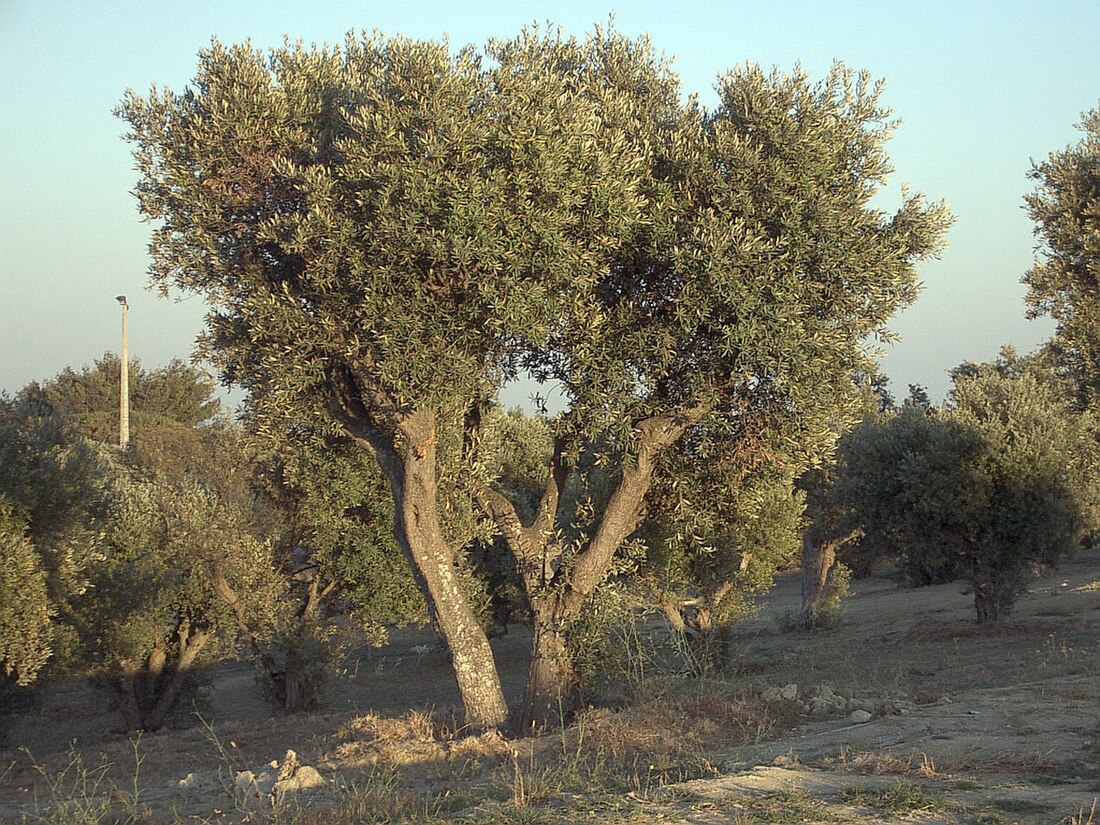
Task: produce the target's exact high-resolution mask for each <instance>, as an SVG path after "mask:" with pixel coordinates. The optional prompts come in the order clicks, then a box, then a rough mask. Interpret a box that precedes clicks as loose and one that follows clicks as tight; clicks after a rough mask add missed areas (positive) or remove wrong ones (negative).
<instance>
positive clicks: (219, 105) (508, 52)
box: [120, 30, 947, 727]
mask: <svg viewBox="0 0 1100 825" xmlns="http://www.w3.org/2000/svg"><path fill="white" fill-rule="evenodd" d="M718 91H719V94H720V99H721V103H720V105H719V107H718V108H717V109H716V110H715V111H713V112H708V111H705V110H704V109H702V108H701V107H700V106H699V105H698V104H697V103H696V102H694V101H689V102H687V103H683V102H682V100H681V94H680V87H679V82H678V80H677V79H676V77H675V76H674V75H673V74H672V73H671V72H670V70H669V67H668V63H667V61H666V60H665V59H663V58H661V57H659V56H657V55H656V54H655V53H654V52H653V49H652V47H651V46H650V45H649V43H648V41H646V40H644V39H642V40H638V41H631V40H628V39H625V38H623V37H621V36H620V35H617V34H615V33H612V32H605V31H603V30H597V31H596V32H595V33H594V34H593V35H592V36H590V37H588V38H587V39H585V40H576V39H568V38H565V37H563V36H561V35H560V34H558V35H555V34H549V35H546V34H542V33H540V32H538V31H527V32H524V33H523V34H521V35H520V36H519V37H517V38H515V39H513V40H509V41H492V42H490V43H489V45H488V46H487V47H486V48H485V49H484V51H483V52H481V53H479V52H477V51H475V50H474V49H472V48H466V49H462V50H460V51H458V52H457V53H452V52H451V51H450V49H449V47H448V45H447V44H445V43H430V42H418V41H410V40H406V39H402V38H391V39H385V38H383V37H381V36H379V35H372V36H365V37H355V36H349V37H348V39H347V40H346V42H345V43H344V45H343V47H342V48H341V47H335V46H326V47H312V48H304V47H302V46H299V45H288V46H285V47H282V48H279V49H275V50H273V51H272V52H270V53H269V54H266V55H265V54H263V53H261V52H259V51H257V50H256V49H254V48H252V47H250V46H247V45H244V46H233V47H224V46H222V45H221V44H218V43H216V42H215V43H214V44H212V46H211V47H210V48H209V49H207V50H205V51H203V52H202V53H201V54H200V65H199V70H198V74H197V76H196V78H195V80H194V83H193V84H192V85H191V86H190V87H188V88H187V89H185V90H184V91H182V92H169V91H160V90H156V89H154V90H153V91H152V92H151V93H150V94H149V95H148V96H146V97H141V96H138V95H136V94H132V93H131V94H128V95H127V97H126V99H125V101H124V102H123V104H122V106H121V107H120V114H121V115H122V116H123V117H124V118H125V119H126V120H127V121H128V122H129V124H130V126H131V133H130V135H129V138H130V140H131V141H132V142H133V143H134V144H135V155H136V158H137V164H138V170H139V173H140V180H139V183H138V187H137V195H138V198H139V200H140V205H141V209H142V212H143V213H144V214H145V215H146V216H147V217H149V218H150V219H152V220H154V221H156V222H158V228H157V230H156V232H155V234H154V240H153V243H152V253H153V264H152V269H151V273H152V278H153V280H154V282H155V283H157V284H159V285H160V286H161V287H162V289H164V290H168V289H170V288H172V287H177V288H181V289H184V290H189V291H194V292H198V293H200V294H202V295H204V296H205V297H207V299H209V300H210V301H211V303H212V305H213V310H212V312H211V314H210V316H209V318H208V327H207V332H206V334H205V335H204V337H203V338H202V339H201V341H200V351H201V352H202V353H203V354H204V355H206V356H208V357H209V358H211V359H212V360H213V361H214V362H215V363H216V364H218V366H219V367H220V369H221V370H222V373H223V376H224V377H225V378H226V379H227V380H230V381H235V382H238V383H240V384H241V385H243V386H244V387H245V388H246V389H247V390H248V391H249V393H250V397H251V398H252V401H253V403H254V404H255V405H256V409H257V410H259V411H261V412H262V415H261V416H260V417H259V420H258V424H259V426H260V429H261V430H262V429H263V428H264V426H265V425H264V422H263V420H262V419H263V418H264V417H266V418H268V419H269V421H270V424H269V426H270V431H271V432H278V429H279V428H278V426H277V424H276V419H279V418H289V419H290V420H310V421H322V422H329V425H330V426H331V427H332V429H333V430H334V431H336V430H340V431H342V432H344V433H345V434H347V435H348V436H350V437H351V438H353V439H354V440H355V441H356V443H357V444H359V445H360V448H361V449H362V450H364V451H366V452H367V453H369V454H370V455H372V456H373V457H374V458H375V460H376V461H377V462H378V464H379V466H380V468H381V469H382V472H383V474H384V475H385V477H386V479H387V482H388V484H389V487H390V491H391V495H392V498H393V502H394V534H395V536H396V538H397V540H398V543H399V545H400V546H401V549H402V551H403V552H404V554H405V556H406V558H407V560H408V562H409V564H410V567H411V569H412V570H413V573H414V576H415V578H416V580H417V582H418V584H419V585H420V587H421V589H422V591H423V593H424V596H425V599H426V601H427V604H428V606H429V609H430V611H431V614H432V618H433V620H434V622H435V624H436V625H437V627H438V628H439V630H440V632H441V634H442V635H443V637H444V638H445V639H446V641H447V644H448V647H449V649H450V652H451V656H452V661H453V665H454V671H455V675H456V678H457V681H458V686H459V689H460V693H461V695H462V699H463V702H464V704H465V707H466V712H467V720H468V722H469V723H470V724H471V725H474V726H479V727H488V726H493V725H496V724H499V723H500V722H501V721H502V720H503V719H504V717H505V715H506V712H507V708H506V706H505V703H504V698H503V693H502V691H501V689H500V682H499V678H498V676H497V671H496V668H495V666H494V662H493V659H492V652H491V649H490V647H489V645H488V641H487V639H486V637H485V634H484V632H483V631H482V630H481V628H480V627H479V626H478V624H477V621H476V617H475V615H474V612H473V611H472V609H471V606H470V604H469V603H468V601H467V600H466V599H465V598H464V597H463V583H462V580H461V579H462V577H461V575H460V564H459V560H460V559H459V557H460V551H461V549H462V548H461V546H460V542H462V541H464V540H465V539H466V538H468V535H467V534H464V533H462V532H461V531H460V532H459V533H458V534H454V535H449V534H448V531H447V529H446V528H445V519H443V518H442V517H441V512H440V507H441V497H440V492H441V490H444V489H456V490H462V489H465V490H466V491H467V494H468V496H469V497H471V498H473V499H476V501H477V502H478V503H479V505H480V506H481V508H482V509H483V510H484V512H485V513H486V514H487V515H488V516H489V517H490V518H491V519H492V520H493V521H494V523H495V524H496V525H497V527H498V529H499V530H500V531H501V533H502V534H503V536H504V538H505V540H506V542H507V544H508V547H509V549H510V551H511V553H512V554H513V555H514V557H515V559H516V568H517V571H518V574H519V576H520V578H521V580H522V581H523V584H524V589H525V591H526V594H527V597H528V601H529V602H530V605H531V610H532V616H533V622H534V631H535V632H534V647H533V656H532V665H531V672H530V675H529V679H528V688H527V695H526V701H525V708H524V710H523V712H522V713H521V714H520V716H521V719H522V720H523V721H540V720H546V719H548V718H556V717H557V715H558V713H559V712H560V708H562V707H563V706H564V707H566V708H568V707H569V706H570V705H571V703H572V701H573V696H574V687H575V682H576V679H575V675H576V674H575V672H574V668H573V666H572V662H571V659H570V656H569V653H568V645H567V641H568V640H567V630H568V627H569V625H570V623H571V621H572V620H574V619H575V618H576V617H577V616H578V615H579V614H580V612H581V611H582V610H583V608H584V605H585V604H586V602H587V600H589V599H590V598H591V597H592V595H593V593H594V592H595V591H596V589H597V588H598V587H599V586H600V585H601V583H602V582H603V581H604V579H605V577H606V576H607V574H608V571H609V570H610V569H611V567H612V564H613V560H614V557H615V555H616V552H617V551H618V550H619V549H620V547H621V546H622V545H623V542H624V541H625V540H626V539H627V538H628V537H629V536H630V535H631V534H632V533H634V531H635V530H636V529H637V527H638V526H639V524H640V523H641V520H642V517H643V514H644V511H645V500H646V496H647V493H648V492H649V490H650V487H651V485H652V483H653V480H654V478H655V475H657V474H658V473H659V472H660V467H661V466H662V457H663V455H664V454H665V453H666V452H667V451H669V449H670V448H671V447H672V446H673V445H675V444H677V443H678V442H680V441H681V439H682V438H683V437H684V436H685V434H688V433H690V434H691V444H692V450H694V457H695V458H696V460H698V461H704V462H722V461H725V460H727V459H725V458H723V457H724V456H733V457H732V458H729V459H728V462H729V464H730V465H731V466H732V465H734V464H736V463H737V462H738V461H740V460H744V461H749V462H756V461H759V460H768V461H774V462H777V463H780V464H782V463H785V462H789V463H792V464H794V465H797V464H798V463H799V462H800V461H803V460H805V458H806V457H807V456H812V455H813V454H814V452H815V451H816V450H818V449H822V448H823V445H825V444H827V443H828V442H829V441H830V440H831V438H832V435H831V433H832V432H833V431H834V430H835V424H836V421H837V420H838V419H843V418H844V416H845V411H846V410H848V409H849V408H850V407H851V406H852V398H851V396H852V394H853V393H852V390H851V387H850V384H851V382H850V380H848V375H849V374H850V373H851V372H852V371H853V370H856V369H858V368H859V367H860V366H863V365H865V361H866V353H865V350H864V345H865V342H866V340H867V338H868V336H870V335H873V334H876V333H884V332H885V324H886V322H887V319H888V318H889V317H890V315H891V314H892V313H893V312H894V311H895V310H896V309H898V308H899V307H900V306H903V305H905V304H906V303H908V302H909V301H911V300H912V299H913V297H914V296H915V293H916V284H915V275H914V264H915V262H916V261H918V260H920V259H921V258H923V257H925V256H927V255H929V254H932V253H934V252H935V251H936V250H937V248H938V246H939V243H940V240H941V236H942V234H943V230H944V227H945V224H946V221H947V218H946V213H945V211H944V210H943V209H942V208H941V207H938V206H929V205H927V204H925V203H924V202H923V201H922V200H921V199H920V198H919V197H916V196H908V195H907V196H905V197H904V198H903V201H902V203H901V206H900V207H899V208H898V210H897V211H896V212H895V213H893V214H884V213H883V212H882V211H880V210H879V209H877V208H874V207H872V206H871V205H870V199H871V198H872V196H873V195H874V194H875V192H876V190H877V188H878V187H879V185H880V184H882V183H883V182H884V180H885V177H886V174H887V172H888V171H889V167H888V163H887V159H886V155H885V152H884V149H883V143H884V141H885V139H886V138H887V136H888V134H889V132H890V129H891V125H890V123H889V121H888V114H887V113H886V112H885V111H884V110H883V108H882V107H881V106H880V105H879V104H878V102H877V98H878V92H879V89H878V86H877V85H875V84H873V83H870V82H869V80H868V79H867V77H866V76H864V75H859V74H856V73H854V72H851V71H849V70H847V69H845V68H843V67H840V66H838V67H836V68H834V69H833V70H832V71H831V72H830V74H829V75H828V77H827V78H826V79H825V80H824V81H822V82H820V83H812V82H811V81H810V80H809V78H808V77H807V76H806V75H805V74H803V73H801V72H796V73H794V74H791V75H784V74H781V73H779V72H774V73H771V74H768V73H765V72H762V71H760V70H759V69H757V68H755V67H746V68H744V69H741V70H737V71H734V72H731V73H728V74H726V75H723V76H722V77H721V78H720V79H719V82H718ZM521 368H525V369H527V370H528V371H530V372H531V373H532V374H533V375H534V376H535V377H537V378H542V379H546V380H552V381H556V382H557V383H558V384H559V386H560V387H561V388H562V391H563V393H564V395H565V398H566V402H567V405H568V409H567V411H566V412H565V413H564V414H563V415H561V416H560V417H559V418H557V419H556V420H555V422H554V428H553V429H554V433H553V443H552V446H551V449H550V452H549V455H548V456H547V461H546V463H545V465H544V467H543V468H542V473H543V479H542V482H541V483H540V484H539V488H538V489H539V490H540V493H539V499H538V504H537V507H536V508H535V509H534V512H533V514H526V515H525V514H523V513H522V512H521V511H520V509H517V503H516V501H514V500H513V498H511V497H510V496H509V495H508V492H507V490H506V489H505V488H504V487H502V486H500V485H494V484H493V483H492V479H491V475H490V474H489V473H488V472H485V471H484V469H485V468H484V467H483V466H482V464H481V463H480V462H479V459H478V447H479V442H480V422H481V421H482V419H483V411H484V410H485V409H486V407H487V406H488V405H489V404H490V403H491V401H492V399H493V397H494V396H495V394H496V392H497V390H498V389H499V388H500V387H501V385H502V383H503V382H504V381H506V380H507V379H509V378H511V377H513V376H515V375H516V374H517V371H518V370H520V369H521ZM792 445H797V446H792ZM762 457H763V458H762ZM463 463H464V464H465V466H466V467H467V468H468V470H469V472H464V471H462V472H460V471H458V470H457V469H456V466H458V465H460V464H463ZM792 469H796V468H792ZM592 470H598V471H599V473H600V474H601V477H604V478H606V479H608V480H609V484H610V488H609V490H610V492H609V494H608V496H607V499H606V505H605V506H603V507H601V508H600V509H599V510H598V511H597V510H596V509H595V508H594V507H593V506H592V499H591V497H586V496H584V495H563V493H564V492H565V491H566V490H567V489H574V490H585V489H587V488H589V487H591V484H590V483H589V481H590V480H591V471H592ZM565 525H569V529H568V530H565V529H564V526H565Z"/></svg>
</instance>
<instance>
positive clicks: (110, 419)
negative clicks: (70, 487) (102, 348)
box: [17, 352, 221, 443]
mask: <svg viewBox="0 0 1100 825" xmlns="http://www.w3.org/2000/svg"><path fill="white" fill-rule="evenodd" d="M121 364H122V362H121V361H120V359H119V358H118V356H117V355H115V354H113V353H110V352H108V353H105V354H104V355H103V357H102V358H100V359H98V360H97V361H96V362H95V364H94V365H93V366H92V367H90V368H89V367H87V366H85V367H83V368H82V369H81V370H80V372H77V371H75V370H73V369H72V368H71V367H67V368H65V369H64V370H63V371H62V372H60V373H59V374H58V375H57V376H56V377H55V378H53V379H51V380H50V381H47V382H45V383H42V384H39V383H38V382H32V383H31V384H29V385H27V386H26V387H24V388H23V389H22V390H20V392H19V395H18V396H17V400H18V401H20V402H22V403H23V404H25V405H27V406H29V407H32V408H34V409H35V410H36V412H37V414H39V415H53V416H58V417H59V418H60V419H61V420H63V421H65V424H66V426H67V427H68V428H69V429H70V430H71V431H72V433H73V434H74V435H80V436H86V437H89V438H93V439H95V440H97V441H104V442H108V443H117V441H118V411H119V382H120V378H121ZM129 394H130V420H131V423H132V426H133V428H134V429H135V430H139V429H142V428H144V427H152V426H163V425H165V424H172V423H174V424H183V425H186V426H192V427H193V426H195V425H197V424H201V423H203V422H204V421H209V420H210V419H212V418H214V417H215V416H217V414H218V413H219V411H220V409H221V402H220V401H219V400H218V399H217V398H214V382H213V381H212V380H211V379H210V377H209V376H208V375H207V374H206V373H205V372H203V371H202V370H200V369H198V368H196V367H192V366H189V365H187V364H185V363H184V362H183V361H180V360H178V359H175V360H172V361H170V362H169V363H168V364H167V365H166V366H164V367H160V368H157V369H153V370H146V369H143V368H142V366H141V362H140V361H138V360H136V359H130V361H129Z"/></svg>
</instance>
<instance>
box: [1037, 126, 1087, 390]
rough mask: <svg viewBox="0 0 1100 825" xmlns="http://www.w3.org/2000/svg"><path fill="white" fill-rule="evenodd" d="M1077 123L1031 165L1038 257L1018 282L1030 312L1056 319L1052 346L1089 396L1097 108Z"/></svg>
mask: <svg viewBox="0 0 1100 825" xmlns="http://www.w3.org/2000/svg"><path fill="white" fill-rule="evenodd" d="M1079 128H1080V130H1081V131H1082V132H1083V133H1084V135H1083V137H1082V138H1081V140H1080V141H1079V142H1078V143H1077V144H1076V145H1073V146H1069V147H1067V148H1066V149H1064V150H1062V151H1059V152H1052V153H1051V154H1050V156H1049V157H1048V158H1047V159H1046V160H1045V161H1043V162H1042V163H1038V164H1034V165H1033V166H1032V169H1031V174H1030V177H1031V179H1032V180H1034V181H1036V187H1035V191H1034V192H1032V193H1031V194H1030V195H1029V196H1028V197H1027V198H1026V203H1027V211H1028V215H1029V216H1030V217H1031V220H1032V221H1034V222H1035V234H1036V236H1038V238H1039V248H1038V252H1039V256H1038V259H1037V260H1036V262H1035V265H1034V266H1033V267H1032V268H1031V269H1030V270H1029V271H1028V272H1027V274H1026V275H1025V276H1024V283H1025V284H1027V287H1028V299H1027V300H1028V314H1029V316H1030V317H1033V318H1034V317H1038V316H1041V315H1050V316H1051V317H1052V318H1053V319H1054V320H1055V321H1056V322H1057V324H1058V328H1057V334H1056V336H1055V338H1054V341H1053V343H1054V346H1055V347H1056V349H1057V351H1058V352H1059V354H1060V356H1061V361H1062V363H1063V364H1064V365H1065V366H1067V367H1068V369H1069V372H1070V373H1071V374H1072V375H1073V376H1074V378H1075V379H1076V380H1077V382H1078V384H1079V387H1080V389H1081V392H1082V398H1083V400H1084V401H1086V402H1089V403H1091V402H1094V401H1095V399H1096V397H1097V392H1098V391H1100V296H1098V293H1097V290H1096V284H1097V281H1098V280H1100V205H1098V204H1100V108H1096V109H1093V110H1092V111H1090V112H1086V113H1085V114H1084V116H1083V117H1082V118H1081V123H1080V127H1079Z"/></svg>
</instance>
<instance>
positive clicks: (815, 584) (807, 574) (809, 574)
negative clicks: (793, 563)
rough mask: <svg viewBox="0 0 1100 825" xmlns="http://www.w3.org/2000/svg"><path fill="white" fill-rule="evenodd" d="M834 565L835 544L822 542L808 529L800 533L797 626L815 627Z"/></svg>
mask: <svg viewBox="0 0 1100 825" xmlns="http://www.w3.org/2000/svg"><path fill="white" fill-rule="evenodd" d="M835 563H836V544H835V543H834V542H830V541H824V540H822V539H821V538H820V537H819V536H818V535H817V534H816V532H815V531H814V530H813V529H812V528H809V529H807V530H805V531H804V532H803V533H802V609H801V611H800V612H799V614H798V626H799V627H801V628H803V629H809V628H812V627H815V626H816V625H817V622H818V619H819V617H820V614H821V605H822V603H823V602H824V601H825V595H826V594H827V593H828V589H829V574H830V573H831V572H832V569H833V565H834V564H835Z"/></svg>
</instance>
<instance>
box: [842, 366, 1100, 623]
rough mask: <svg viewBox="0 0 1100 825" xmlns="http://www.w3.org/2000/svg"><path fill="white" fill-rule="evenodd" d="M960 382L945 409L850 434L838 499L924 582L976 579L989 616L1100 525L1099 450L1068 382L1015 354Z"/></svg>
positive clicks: (904, 415) (977, 604)
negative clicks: (1095, 484) (1099, 520)
mask: <svg viewBox="0 0 1100 825" xmlns="http://www.w3.org/2000/svg"><path fill="white" fill-rule="evenodd" d="M954 378H955V385H954V389H953V390H952V392H951V396H950V398H949V400H948V404H947V405H946V406H945V407H944V408H942V409H935V408H927V409H926V408H922V407H920V406H918V405H912V404H910V405H905V406H904V407H903V408H902V409H901V410H900V411H899V412H897V413H894V414H888V415H887V416H886V417H885V418H884V419H882V420H875V419H869V420H867V421H865V422H864V423H863V424H861V425H860V426H859V427H857V428H856V429H855V430H854V431H853V432H852V433H851V434H850V435H849V436H847V437H846V438H845V439H843V440H842V442H841V447H840V464H839V467H838V471H837V479H836V482H835V484H836V486H835V491H834V495H835V498H836V499H837V501H839V502H840V503H841V505H842V506H844V507H845V508H846V509H847V511H848V512H849V513H852V514H854V516H855V519H856V521H857V523H858V526H859V528H860V529H861V530H862V534H863V539H862V540H864V541H871V542H874V543H875V544H876V546H877V547H879V548H882V549H883V551H884V552H886V553H889V554H894V555H896V556H898V557H899V558H901V559H902V561H903V569H904V571H905V573H906V575H907V577H908V578H909V580H910V581H911V582H913V583H914V584H924V583H930V582H936V581H944V580H949V579H953V578H964V579H967V580H968V581H969V582H970V584H971V587H972V589H973V593H974V609H975V614H976V617H977V620H978V621H979V622H983V621H987V620H995V619H998V618H1000V617H1001V616H1003V615H1004V614H1005V613H1006V612H1008V611H1009V610H1010V609H1011V607H1012V605H1013V603H1014V601H1015V599H1016V596H1017V594H1018V593H1019V591H1020V589H1021V587H1022V586H1023V584H1024V582H1025V580H1026V577H1027V576H1028V575H1029V574H1030V573H1031V571H1032V569H1033V568H1034V567H1035V566H1036V565H1041V564H1056V563H1057V562H1058V561H1059V560H1060V559H1062V558H1065V557H1066V556H1067V555H1069V554H1070V553H1072V552H1073V550H1074V548H1075V547H1076V546H1077V545H1078V543H1079V541H1080V538H1081V536H1082V533H1083V531H1084V530H1085V529H1086V528H1087V527H1088V526H1089V525H1090V524H1091V523H1093V522H1094V519H1095V516H1094V513H1095V503H1094V493H1093V492H1092V485H1091V483H1090V480H1091V478H1093V477H1094V474H1095V466H1096V450H1095V446H1094V441H1093V436H1092V434H1091V427H1090V426H1089V422H1088V420H1087V419H1086V418H1084V417H1083V416H1081V415H1080V414H1078V413H1076V412H1075V411H1074V409H1073V406H1072V404H1071V402H1070V400H1069V399H1068V397H1067V395H1066V393H1065V392H1063V391H1062V389H1061V388H1060V387H1059V385H1058V384H1057V383H1056V382H1054V381H1052V380H1049V379H1047V378H1044V376H1043V375H1042V374H1041V373H1039V372H1038V371H1036V370H1032V369H1029V368H1028V364H1027V362H1026V361H1022V360H1021V359H1016V358H1015V357H1014V356H1013V355H1012V354H1011V353H1006V355H1004V356H1002V358H1001V359H1000V360H999V361H998V362H996V363H993V364H982V365H973V364H968V365H964V366H963V367H961V368H959V369H958V370H956V371H955V374H954Z"/></svg>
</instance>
